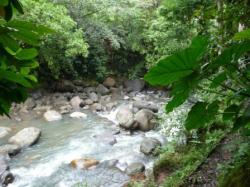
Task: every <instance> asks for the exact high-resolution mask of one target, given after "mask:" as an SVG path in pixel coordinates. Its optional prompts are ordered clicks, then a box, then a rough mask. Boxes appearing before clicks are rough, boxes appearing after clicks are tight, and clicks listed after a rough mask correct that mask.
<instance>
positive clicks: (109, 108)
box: [106, 102, 117, 111]
mask: <svg viewBox="0 0 250 187" xmlns="http://www.w3.org/2000/svg"><path fill="white" fill-rule="evenodd" d="M116 105H117V102H112V103H108V104H106V110H108V111H111V110H112V109H114V108H115V107H116Z"/></svg>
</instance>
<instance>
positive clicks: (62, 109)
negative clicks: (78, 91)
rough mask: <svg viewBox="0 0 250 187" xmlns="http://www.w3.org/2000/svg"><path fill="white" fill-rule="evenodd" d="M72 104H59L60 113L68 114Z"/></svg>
mask: <svg viewBox="0 0 250 187" xmlns="http://www.w3.org/2000/svg"><path fill="white" fill-rule="evenodd" d="M72 109H73V108H72V106H71V105H65V106H61V107H60V114H68V113H70V111H71V110H72Z"/></svg>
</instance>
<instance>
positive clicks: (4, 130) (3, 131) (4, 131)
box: [0, 127, 11, 138]
mask: <svg viewBox="0 0 250 187" xmlns="http://www.w3.org/2000/svg"><path fill="white" fill-rule="evenodd" d="M10 132H11V128H9V127H0V138H4V137H5V136H7V135H8V134H9V133H10Z"/></svg>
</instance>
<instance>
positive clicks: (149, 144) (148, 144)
mask: <svg viewBox="0 0 250 187" xmlns="http://www.w3.org/2000/svg"><path fill="white" fill-rule="evenodd" d="M160 146H161V142H160V141H159V140H157V139H155V138H145V139H144V140H143V141H142V142H141V145H140V151H141V152H142V153H144V154H145V155H150V154H152V153H153V152H154V151H155V150H156V148H157V147H160Z"/></svg>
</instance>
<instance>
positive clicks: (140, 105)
mask: <svg viewBox="0 0 250 187" xmlns="http://www.w3.org/2000/svg"><path fill="white" fill-rule="evenodd" d="M133 106H134V107H136V108H138V109H148V110H152V111H153V112H158V110H159V109H158V107H157V106H156V105H155V104H151V103H148V102H146V101H135V102H133Z"/></svg>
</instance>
